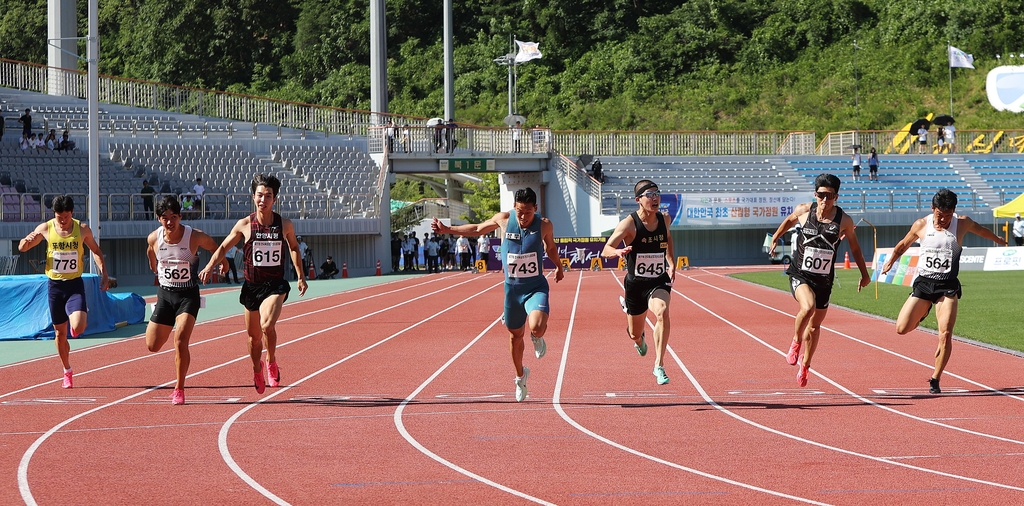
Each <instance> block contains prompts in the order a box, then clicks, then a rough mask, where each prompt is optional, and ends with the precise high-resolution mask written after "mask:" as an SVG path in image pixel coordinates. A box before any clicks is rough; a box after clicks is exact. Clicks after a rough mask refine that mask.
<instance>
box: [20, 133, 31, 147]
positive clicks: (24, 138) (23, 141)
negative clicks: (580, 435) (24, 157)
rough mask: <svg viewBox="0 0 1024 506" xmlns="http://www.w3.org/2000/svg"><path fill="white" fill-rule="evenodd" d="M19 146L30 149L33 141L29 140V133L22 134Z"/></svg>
mask: <svg viewBox="0 0 1024 506" xmlns="http://www.w3.org/2000/svg"><path fill="white" fill-rule="evenodd" d="M18 147H20V148H21V150H22V151H28V150H29V148H31V147H32V143H31V142H29V138H28V134H24V133H23V134H21V140H19V141H18Z"/></svg>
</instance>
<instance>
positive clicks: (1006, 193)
mask: <svg viewBox="0 0 1024 506" xmlns="http://www.w3.org/2000/svg"><path fill="white" fill-rule="evenodd" d="M964 160H965V161H966V162H967V163H968V164H969V165H970V166H971V168H972V169H974V171H975V172H977V173H978V175H979V176H980V177H981V178H982V179H983V180H984V181H985V182H986V183H988V185H989V186H991V187H992V189H993V190H995V191H996V192H998V193H999V194H1000V199H1001V201H1002V202H1000V204H1002V203H1005V202H1009V201H1011V200H1013V199H1014V198H1016V197H1017V196H1018V195H1020V194H1021V193H1024V157H1022V156H1019V155H1002V156H999V155H986V156H969V157H965V159H964Z"/></svg>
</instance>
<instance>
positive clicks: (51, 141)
mask: <svg viewBox="0 0 1024 506" xmlns="http://www.w3.org/2000/svg"><path fill="white" fill-rule="evenodd" d="M43 142H45V143H46V149H48V150H50V151H56V150H57V148H58V147H60V141H58V140H57V130H55V129H53V128H51V129H50V133H49V134H46V140H44V141H43Z"/></svg>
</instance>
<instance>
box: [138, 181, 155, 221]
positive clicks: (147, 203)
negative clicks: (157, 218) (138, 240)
mask: <svg viewBox="0 0 1024 506" xmlns="http://www.w3.org/2000/svg"><path fill="white" fill-rule="evenodd" d="M139 193H141V194H142V219H144V220H151V219H153V194H155V193H156V188H153V187H152V186H149V181H146V180H145V179H143V180H142V189H141V190H139Z"/></svg>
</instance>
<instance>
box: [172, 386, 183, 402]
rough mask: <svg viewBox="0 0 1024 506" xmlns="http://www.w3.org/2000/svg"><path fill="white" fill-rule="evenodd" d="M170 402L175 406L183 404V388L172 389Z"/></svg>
mask: <svg viewBox="0 0 1024 506" xmlns="http://www.w3.org/2000/svg"><path fill="white" fill-rule="evenodd" d="M171 404H174V405H175V406H181V405H182V404H185V389H183V388H175V389H174V393H173V394H171Z"/></svg>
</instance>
